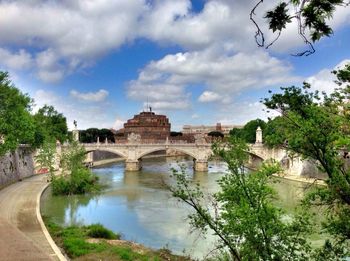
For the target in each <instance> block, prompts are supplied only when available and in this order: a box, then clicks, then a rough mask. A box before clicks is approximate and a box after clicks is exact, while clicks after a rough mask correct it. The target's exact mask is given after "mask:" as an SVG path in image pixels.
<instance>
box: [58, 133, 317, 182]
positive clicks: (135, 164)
mask: <svg viewBox="0 0 350 261" xmlns="http://www.w3.org/2000/svg"><path fill="white" fill-rule="evenodd" d="M129 136H130V137H128V140H127V142H126V143H122V144H119V143H107V142H104V143H101V142H99V139H97V142H96V143H81V145H82V146H83V147H84V148H85V150H86V151H87V153H88V155H87V161H88V162H93V152H94V151H107V152H111V153H114V154H116V155H119V156H120V157H122V158H123V159H125V169H126V170H128V171H137V170H139V169H140V168H141V167H142V166H141V158H142V157H144V156H146V155H148V154H150V153H153V152H156V151H164V150H165V151H166V150H168V149H171V150H173V151H178V152H182V153H184V154H186V155H188V156H191V157H192V158H193V160H194V166H193V167H194V169H195V170H196V171H207V170H208V160H209V158H210V156H211V155H212V154H213V152H212V148H211V147H212V144H210V143H207V142H205V139H203V137H201V138H198V139H196V142H195V143H184V142H175V143H174V142H170V141H169V140H168V139H167V140H166V141H164V142H161V143H144V142H142V141H141V140H140V137H139V136H138V135H135V134H133V133H132V134H130V135H129ZM73 139H74V140H76V141H79V132H78V130H77V129H75V130H73ZM65 147H66V145H62V146H60V148H61V149H59V153H58V154H60V153H61V151H62V150H64V149H65ZM248 153H249V162H248V167H251V168H256V167H259V166H260V165H261V163H262V162H263V161H265V160H271V159H272V160H275V161H276V162H280V163H281V165H282V167H283V169H284V172H285V173H286V174H290V175H304V174H303V173H310V172H313V173H316V172H318V170H317V168H316V165H315V163H314V162H308V161H303V160H302V159H301V158H300V157H293V158H290V157H289V156H288V154H287V151H286V150H284V149H278V148H277V149H270V148H268V147H267V146H264V144H263V141H262V131H261V129H260V127H258V129H257V130H256V141H255V143H254V144H250V145H249V151H248Z"/></svg>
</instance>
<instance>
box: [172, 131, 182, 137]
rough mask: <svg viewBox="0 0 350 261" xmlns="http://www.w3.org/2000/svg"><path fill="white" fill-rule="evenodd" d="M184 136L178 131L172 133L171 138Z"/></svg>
mask: <svg viewBox="0 0 350 261" xmlns="http://www.w3.org/2000/svg"><path fill="white" fill-rule="evenodd" d="M182 135H183V134H182V132H177V131H171V132H170V137H181V136H182Z"/></svg>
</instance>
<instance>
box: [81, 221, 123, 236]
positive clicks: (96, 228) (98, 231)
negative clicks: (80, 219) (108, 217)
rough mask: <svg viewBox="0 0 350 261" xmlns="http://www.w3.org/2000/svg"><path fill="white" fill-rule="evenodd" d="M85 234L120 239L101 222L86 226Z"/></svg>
mask: <svg viewBox="0 0 350 261" xmlns="http://www.w3.org/2000/svg"><path fill="white" fill-rule="evenodd" d="M87 229H88V232H87V235H88V236H89V237H93V238H105V239H120V236H119V235H117V234H115V233H114V232H113V231H111V230H109V229H107V228H105V227H104V226H102V225H101V224H93V225H90V226H88V227H87Z"/></svg>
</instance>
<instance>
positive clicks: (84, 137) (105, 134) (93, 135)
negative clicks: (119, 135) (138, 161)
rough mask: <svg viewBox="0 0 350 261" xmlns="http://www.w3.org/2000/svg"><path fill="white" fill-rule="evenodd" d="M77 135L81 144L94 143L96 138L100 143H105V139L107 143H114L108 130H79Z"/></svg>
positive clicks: (112, 135)
mask: <svg viewBox="0 0 350 261" xmlns="http://www.w3.org/2000/svg"><path fill="white" fill-rule="evenodd" d="M79 135H80V138H79V141H80V142H82V143H95V142H97V138H99V139H100V142H105V140H106V138H107V141H108V142H112V143H113V142H115V139H114V134H113V132H112V131H111V130H109V129H97V128H90V129H86V130H80V131H79Z"/></svg>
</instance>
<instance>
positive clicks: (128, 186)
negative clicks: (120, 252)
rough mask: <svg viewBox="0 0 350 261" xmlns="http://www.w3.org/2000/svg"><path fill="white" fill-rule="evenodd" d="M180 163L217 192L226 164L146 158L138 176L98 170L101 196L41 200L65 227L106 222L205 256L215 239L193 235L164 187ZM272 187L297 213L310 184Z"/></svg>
mask: <svg viewBox="0 0 350 261" xmlns="http://www.w3.org/2000/svg"><path fill="white" fill-rule="evenodd" d="M179 163H180V164H184V165H185V166H187V169H188V173H189V175H190V176H191V178H192V179H193V180H195V181H198V182H199V183H200V184H201V186H202V187H203V188H204V190H206V191H210V192H213V191H216V190H217V188H218V186H217V184H216V180H218V179H219V178H220V177H221V176H222V175H223V172H224V171H225V170H226V166H225V164H224V163H222V162H210V164H209V171H208V172H205V173H197V172H194V171H193V170H192V166H193V162H192V161H191V160H190V159H187V158H184V157H183V158H179V157H178V158H171V157H167V158H165V157H162V158H153V159H144V160H143V162H142V166H143V167H142V170H140V171H138V172H126V171H125V169H124V163H123V162H120V163H115V164H110V165H107V166H103V167H99V168H95V169H93V172H94V173H95V174H96V175H97V176H98V177H99V178H100V181H101V182H102V183H104V184H107V185H108V187H107V188H106V189H105V190H103V191H102V193H101V194H99V195H95V196H91V195H83V196H68V197H67V196H51V193H50V191H49V190H47V191H46V192H45V193H44V194H43V197H42V204H41V212H42V215H45V216H49V217H51V218H52V219H53V221H54V222H56V223H58V224H60V225H72V224H92V223H101V224H103V225H104V226H105V227H107V228H109V229H111V230H113V231H114V232H117V233H120V234H121V235H122V237H123V239H126V240H132V241H136V242H138V243H142V244H144V245H146V246H149V247H152V248H162V247H167V248H169V249H170V250H172V251H173V252H174V253H177V254H183V253H185V254H190V255H191V256H193V257H199V258H202V257H203V256H205V255H206V254H207V253H208V252H209V251H210V250H211V248H212V247H213V243H214V242H215V238H213V236H211V235H209V236H208V237H207V239H206V240H204V239H203V238H201V237H200V236H199V235H198V234H196V233H192V234H190V232H189V231H190V227H189V225H188V221H187V219H186V217H187V215H188V214H189V213H190V209H189V208H188V207H187V206H185V205H184V204H182V203H179V202H178V201H177V200H175V199H174V198H172V197H171V194H170V192H169V191H167V190H166V188H165V187H164V185H163V184H164V183H163V182H167V181H169V176H170V174H171V170H170V169H171V168H172V167H175V168H177V167H178V164H179ZM273 186H274V187H275V189H276V190H277V192H278V194H279V196H280V197H279V200H278V201H277V202H276V204H277V205H279V206H281V207H283V208H284V209H286V210H287V212H289V211H290V212H292V211H293V209H294V207H295V206H296V205H297V203H298V201H299V200H300V199H301V198H302V197H303V195H304V191H305V186H306V185H305V184H303V183H300V182H294V181H287V180H283V179H281V180H280V182H277V183H275V184H274V185H273ZM316 239H317V240H318V238H316Z"/></svg>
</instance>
